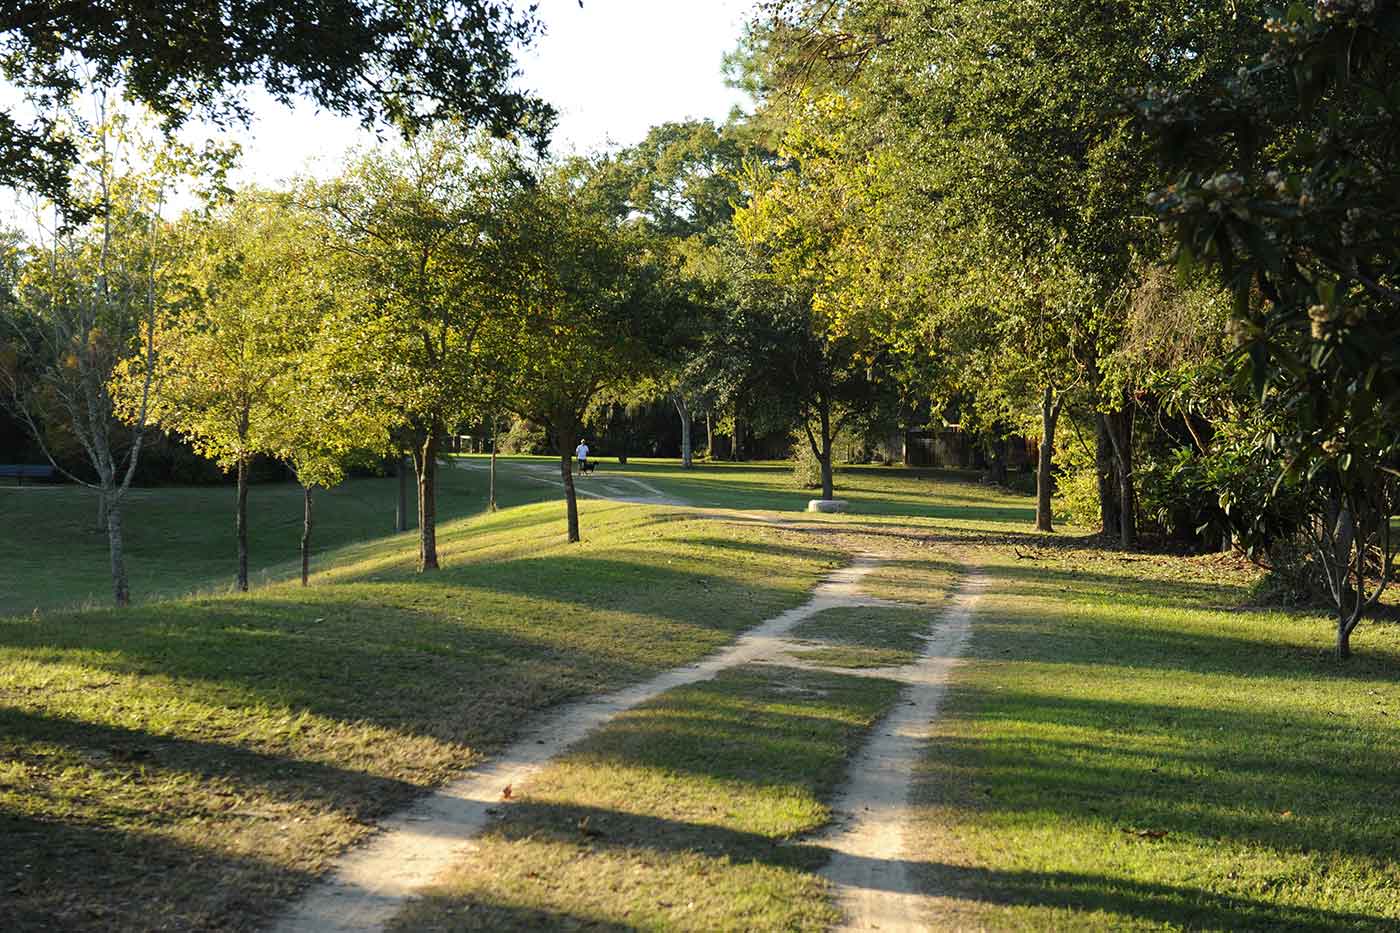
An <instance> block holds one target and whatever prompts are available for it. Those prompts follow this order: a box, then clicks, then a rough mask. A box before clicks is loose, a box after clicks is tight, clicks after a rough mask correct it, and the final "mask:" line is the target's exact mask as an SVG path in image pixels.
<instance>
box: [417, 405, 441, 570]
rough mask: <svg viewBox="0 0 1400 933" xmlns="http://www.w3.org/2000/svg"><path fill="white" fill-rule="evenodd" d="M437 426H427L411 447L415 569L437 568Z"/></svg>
mask: <svg viewBox="0 0 1400 933" xmlns="http://www.w3.org/2000/svg"><path fill="white" fill-rule="evenodd" d="M435 428H436V426H433V427H429V428H428V430H427V431H426V432H424V434H423V436H422V437H421V438H419V441H418V445H417V447H416V448H415V450H414V455H413V466H414V469H415V470H416V471H417V473H418V572H419V573H424V572H426V571H429V570H437V569H438V553H437V453H438V435H437V431H436V429H435Z"/></svg>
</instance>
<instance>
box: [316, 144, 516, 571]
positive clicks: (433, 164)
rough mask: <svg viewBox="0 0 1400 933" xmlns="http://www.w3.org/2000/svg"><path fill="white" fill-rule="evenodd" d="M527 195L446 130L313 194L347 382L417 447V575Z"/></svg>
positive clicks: (497, 165)
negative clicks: (347, 289)
mask: <svg viewBox="0 0 1400 933" xmlns="http://www.w3.org/2000/svg"><path fill="white" fill-rule="evenodd" d="M525 182H526V177H525V175H524V174H523V171H522V170H521V169H520V168H519V166H518V165H517V164H516V163H515V162H514V161H513V160H512V159H511V158H510V157H509V156H507V155H502V154H501V153H499V152H497V153H489V152H485V151H483V150H482V149H481V148H480V147H479V146H478V145H477V144H476V142H475V141H474V140H473V139H472V138H470V137H466V136H463V135H461V134H460V133H456V132H452V131H449V130H446V129H442V130H438V131H435V132H434V133H431V134H428V135H425V136H422V137H419V138H418V139H416V140H415V141H414V142H413V145H412V146H411V147H410V148H409V149H408V150H407V151H406V152H404V153H403V154H395V153H391V152H389V151H385V150H380V151H376V152H372V153H369V154H367V155H365V156H364V157H363V158H361V159H360V161H359V162H358V163H357V164H355V165H354V166H353V167H352V168H351V169H350V170H349V171H347V172H346V173H345V174H344V175H342V176H341V177H340V178H338V179H336V180H334V181H332V182H330V183H328V184H324V185H317V186H311V187H310V188H309V189H308V191H307V192H306V194H305V198H306V200H307V201H308V203H309V204H311V205H312V206H313V207H314V209H315V210H316V211H317V212H318V213H319V214H320V216H321V217H322V218H323V222H324V224H325V230H326V233H327V236H328V240H329V242H330V244H331V246H332V248H333V250H334V251H335V253H336V256H337V259H336V261H337V262H338V263H339V264H340V266H341V267H342V268H343V269H344V270H345V272H346V275H347V276H348V278H349V279H350V280H351V281H353V282H354V285H353V288H352V291H353V293H354V298H353V300H347V301H345V302H342V303H341V305H340V306H341V310H340V311H339V312H337V315H336V319H335V326H336V327H337V328H338V332H339V336H338V338H337V341H336V342H337V345H338V347H339V349H338V350H337V351H336V352H337V353H338V354H339V358H338V364H337V365H338V368H339V370H340V371H341V372H342V374H343V381H344V382H345V384H346V386H347V388H348V389H349V390H350V391H354V392H356V393H358V394H359V395H360V397H361V398H362V399H363V404H365V405H367V406H370V407H374V408H377V409H380V410H382V411H383V412H384V420H385V421H387V422H389V423H392V424H395V425H396V426H397V428H398V430H399V431H401V432H402V433H403V434H406V435H407V437H408V438H409V439H410V445H409V446H410V450H411V453H412V457H413V466H414V470H415V472H416V474H417V480H418V535H419V551H418V565H419V569H420V570H435V569H437V567H438V553H437V466H438V442H439V440H440V438H441V437H442V436H443V434H444V433H445V432H446V431H447V430H449V429H450V428H451V427H452V426H453V425H454V424H456V423H457V422H458V421H460V420H462V419H463V418H465V417H467V416H469V415H479V414H481V413H482V411H481V410H480V409H481V406H482V403H483V395H482V385H483V383H484V381H485V379H486V378H487V377H488V376H489V375H490V371H489V368H488V367H486V366H484V365H483V362H482V358H481V356H480V354H479V353H478V352H477V338H478V336H479V334H480V333H481V332H482V330H483V327H484V326H485V325H486V323H487V321H488V320H489V319H490V318H491V317H492V316H493V315H497V314H500V313H502V312H501V309H502V308H503V306H504V303H505V302H506V301H508V300H509V299H510V294H508V292H507V284H508V279H509V278H510V277H511V276H513V275H514V274H515V273H514V271H513V269H514V265H515V263H516V259H515V258H514V257H513V256H512V255H511V254H510V250H512V249H514V248H515V245H514V244H515V242H516V240H518V236H517V235H516V234H515V233H513V232H512V227H513V225H515V224H518V223H519V222H520V220H519V218H518V217H517V216H515V215H514V214H513V211H514V210H515V207H514V206H515V205H516V204H517V202H518V201H519V200H520V191H521V189H522V186H523V185H524V184H525Z"/></svg>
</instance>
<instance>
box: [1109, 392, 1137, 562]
mask: <svg viewBox="0 0 1400 933" xmlns="http://www.w3.org/2000/svg"><path fill="white" fill-rule="evenodd" d="M1131 405H1132V402H1131V401H1129V400H1128V399H1124V400H1123V407H1122V409H1121V410H1119V411H1116V412H1111V413H1109V414H1108V415H1107V422H1108V437H1109V440H1110V441H1112V442H1113V457H1114V459H1115V460H1116V461H1117V466H1118V469H1117V471H1116V472H1117V474H1118V543H1119V544H1120V545H1121V546H1122V547H1123V549H1124V550H1132V549H1133V548H1135V547H1137V502H1136V500H1135V498H1134V495H1133V411H1132V407H1131Z"/></svg>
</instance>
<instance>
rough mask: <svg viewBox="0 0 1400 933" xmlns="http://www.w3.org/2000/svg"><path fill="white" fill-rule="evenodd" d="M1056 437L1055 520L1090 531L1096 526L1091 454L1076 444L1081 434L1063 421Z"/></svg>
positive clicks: (1095, 471) (1096, 484) (1094, 473)
mask: <svg viewBox="0 0 1400 933" xmlns="http://www.w3.org/2000/svg"><path fill="white" fill-rule="evenodd" d="M1064 428H1065V429H1064V430H1061V431H1060V432H1059V434H1058V435H1057V437H1056V443H1055V465H1056V466H1057V467H1058V468H1059V470H1060V473H1059V475H1058V476H1056V477H1055V498H1054V500H1053V502H1052V505H1053V508H1054V512H1055V517H1056V518H1057V519H1059V520H1060V521H1064V522H1068V523H1070V524H1071V525H1080V526H1082V527H1085V528H1094V527H1097V526H1098V524H1099V517H1100V514H1101V513H1100V511H1099V478H1098V466H1097V464H1096V463H1095V462H1094V451H1093V450H1092V449H1090V448H1087V447H1086V446H1085V445H1084V444H1083V443H1082V442H1081V440H1080V438H1081V436H1082V434H1083V432H1082V431H1080V432H1078V433H1076V432H1075V430H1074V426H1073V425H1071V424H1069V423H1068V422H1067V421H1066V423H1065V425H1064Z"/></svg>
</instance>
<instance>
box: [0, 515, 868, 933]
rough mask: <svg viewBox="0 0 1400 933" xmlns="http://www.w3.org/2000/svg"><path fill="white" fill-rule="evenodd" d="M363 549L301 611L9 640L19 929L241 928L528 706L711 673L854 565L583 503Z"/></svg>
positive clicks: (226, 605) (9, 908) (98, 626)
mask: <svg viewBox="0 0 1400 933" xmlns="http://www.w3.org/2000/svg"><path fill="white" fill-rule="evenodd" d="M582 510H583V514H584V521H585V527H586V529H587V532H586V541H585V544H584V545H582V546H569V545H567V544H566V543H565V542H564V538H563V534H562V532H563V523H562V515H561V514H560V513H561V510H560V509H559V508H558V506H557V504H554V503H550V504H547V505H537V506H527V507H522V508H518V509H511V510H509V511H504V512H500V513H496V514H494V515H488V516H482V517H479V518H476V519H464V520H458V521H456V522H449V523H447V524H445V525H444V527H443V529H442V535H441V546H442V556H443V561H444V564H445V569H444V570H443V571H441V572H439V573H436V574H434V575H431V576H426V577H420V576H418V575H416V574H414V573H413V572H412V566H413V556H414V551H413V548H412V543H413V542H412V540H411V539H404V538H393V539H389V540H385V541H379V542H368V543H363V544H360V545H355V546H351V547H349V548H346V549H344V550H343V551H341V552H340V553H339V554H338V555H337V560H336V563H335V565H334V566H333V567H332V568H330V569H328V570H327V571H326V572H325V573H323V574H322V575H321V576H320V577H318V578H317V581H316V583H317V585H315V586H312V587H310V588H306V589H303V588H301V587H299V586H295V585H289V584H280V585H271V586H267V587H264V588H262V589H260V590H258V591H256V592H254V593H252V594H250V595H248V596H214V597H197V598H188V599H181V600H167V601H162V602H157V603H152V604H150V605H146V606H141V607H136V608H133V609H131V610H128V611H126V612H117V611H114V610H97V611H86V612H54V613H50V614H49V615H47V616H44V617H42V618H40V619H38V620H34V621H31V620H28V619H19V618H16V619H11V620H9V621H0V762H2V763H3V764H0V838H4V839H5V840H6V841H7V842H6V845H4V846H0V890H4V892H5V895H4V897H5V904H6V907H5V913H6V924H5V926H6V929H10V930H14V929H36V930H37V929H55V928H61V929H84V928H86V929H101V930H123V929H132V930H134V929H149V928H152V927H157V926H169V927H172V928H181V929H184V928H195V927H198V928H205V927H217V928H221V929H247V928H250V927H252V926H255V925H256V924H257V923H258V922H260V921H261V920H262V919H263V918H265V917H267V916H268V915H269V914H270V913H271V912H272V911H273V910H275V909H276V907H277V906H278V905H279V904H280V903H281V902H282V901H284V900H285V899H286V898H287V897H289V896H291V895H292V894H293V893H294V892H295V891H297V890H298V889H299V888H301V887H303V886H304V885H305V884H306V883H307V882H308V881H309V880H310V879H311V878H312V877H313V876H314V875H316V874H317V873H318V872H320V871H321V870H323V869H324V868H325V867H326V866H327V865H328V864H329V861H330V859H332V858H333V857H334V856H335V855H336V854H337V853H338V852H339V851H341V849H342V848H343V847H344V846H345V845H346V844H347V843H349V842H351V841H353V840H354V839H357V838H359V837H361V836H362V835H364V834H365V833H366V832H368V831H369V829H370V825H371V823H372V821H374V820H376V819H378V818H380V817H382V816H384V815H385V814H386V813H388V812H391V811H392V810H394V809H396V808H398V807H400V806H402V805H403V804H404V803H406V802H407V801H408V800H410V799H412V798H413V797H414V796H416V795H418V794H420V793H422V792H423V791H424V789H426V788H428V787H431V786H433V785H435V784H438V783H440V782H441V781H443V780H444V779H445V778H446V777H448V776H449V775H451V774H453V773H455V772H457V771H460V770H461V769H462V768H464V767H466V766H468V765H470V764H472V763H473V762H475V761H477V760H479V759H480V757H481V756H482V755H483V754H489V753H490V752H491V750H493V749H495V748H498V747H500V746H501V745H502V744H503V743H504V742H506V741H507V740H508V739H509V738H510V737H511V736H512V735H513V734H515V733H516V731H517V730H518V728H519V727H520V725H521V724H522V723H523V722H524V721H526V720H527V719H529V717H530V716H531V715H532V714H533V713H534V712H535V711H537V710H539V709H541V708H543V707H545V706H548V705H550V704H554V703H558V702H560V701H563V700H567V699H570V698H573V697H578V696H580V695H583V694H589V693H594V692H597V691H601V690H605V689H609V688H612V687H615V686H617V685H619V684H622V683H625V682H629V681H636V680H639V679H642V678H644V677H647V676H649V675H651V674H653V673H655V672H656V671H659V670H662V669H665V668H670V667H674V666H676V665H679V664H683V663H686V662H688V661H691V660H694V659H696V658H698V657H700V656H702V655H704V654H706V653H708V652H710V651H712V650H713V649H715V648H716V647H718V646H720V645H722V644H724V643H725V642H727V641H729V640H730V639H731V638H732V637H733V636H734V634H735V633H737V632H739V631H741V630H742V629H744V628H747V627H749V626H751V625H754V624H756V623H758V622H759V621H761V620H763V619H765V618H768V617H770V616H772V615H773V614H775V613H776V612H779V611H782V610H783V609H785V608H788V607H790V606H793V605H796V604H797V603H799V602H801V601H802V600H803V599H805V598H806V594H807V592H808V591H809V590H810V588H811V586H812V585H813V583H814V582H815V581H816V579H817V577H818V576H819V575H820V574H821V573H822V572H824V571H826V570H827V569H828V568H829V567H831V566H833V565H835V564H837V563H839V562H840V561H841V560H842V558H841V555H840V554H839V553H837V552H835V551H833V550H832V549H831V548H830V547H829V546H828V545H826V544H825V543H823V542H822V541H819V540H809V539H804V538H800V537H798V536H796V535H794V534H793V533H791V532H785V531H782V530H777V529H770V528H763V527H753V526H742V525H730V524H725V523H723V522H718V521H711V520H704V519H696V518H693V517H688V516H686V515H684V514H681V513H677V512H676V511H674V510H666V509H655V508H639V507H634V506H620V505H614V504H611V503H597V502H586V503H584V504H583V505H582Z"/></svg>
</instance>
